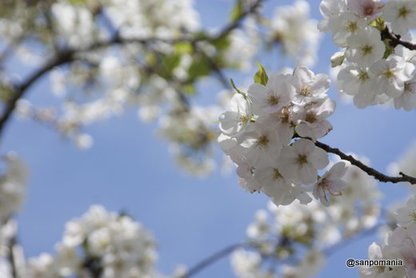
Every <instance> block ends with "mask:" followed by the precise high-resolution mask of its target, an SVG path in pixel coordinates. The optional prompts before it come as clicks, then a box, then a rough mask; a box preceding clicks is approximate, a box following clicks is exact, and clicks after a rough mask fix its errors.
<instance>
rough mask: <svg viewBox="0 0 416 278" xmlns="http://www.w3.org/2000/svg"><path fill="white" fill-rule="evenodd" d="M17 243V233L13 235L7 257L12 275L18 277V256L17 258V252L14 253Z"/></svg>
mask: <svg viewBox="0 0 416 278" xmlns="http://www.w3.org/2000/svg"><path fill="white" fill-rule="evenodd" d="M16 244H17V238H16V236H15V235H13V236H12V237H11V238H10V240H9V243H8V249H9V250H8V254H7V259H8V261H9V264H10V272H11V276H12V277H13V278H18V274H17V265H16V258H15V254H14V248H15V246H16Z"/></svg>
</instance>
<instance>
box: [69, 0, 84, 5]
mask: <svg viewBox="0 0 416 278" xmlns="http://www.w3.org/2000/svg"><path fill="white" fill-rule="evenodd" d="M69 3H70V4H72V5H83V4H86V3H87V0H69Z"/></svg>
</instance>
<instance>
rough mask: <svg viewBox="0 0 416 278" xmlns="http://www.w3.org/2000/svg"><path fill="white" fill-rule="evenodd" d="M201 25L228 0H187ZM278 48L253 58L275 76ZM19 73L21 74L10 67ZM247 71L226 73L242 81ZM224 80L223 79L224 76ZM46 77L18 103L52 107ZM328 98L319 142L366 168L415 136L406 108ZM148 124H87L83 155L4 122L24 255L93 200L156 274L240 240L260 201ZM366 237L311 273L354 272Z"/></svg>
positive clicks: (129, 114)
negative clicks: (19, 184) (22, 167)
mask: <svg viewBox="0 0 416 278" xmlns="http://www.w3.org/2000/svg"><path fill="white" fill-rule="evenodd" d="M194 2H195V6H196V9H197V10H198V11H199V13H200V16H201V21H202V23H203V25H204V26H208V27H212V28H219V27H220V26H221V25H222V24H224V23H225V22H227V20H228V18H229V13H230V10H231V9H232V6H233V1H231V0H210V1H206V0H196V1H194ZM291 2H292V1H273V0H269V1H267V4H266V6H265V11H266V14H269V15H271V14H272V11H273V9H274V7H275V6H276V5H281V4H287V3H291ZM318 2H319V1H309V3H310V5H311V12H312V15H313V17H314V18H317V19H320V14H319V7H318V4H319V3H318ZM335 51H336V49H335V47H334V46H333V44H331V41H330V38H329V37H328V36H325V37H324V39H323V41H322V45H321V48H320V52H319V61H318V63H317V64H316V66H315V68H314V71H315V72H328V71H329V57H330V56H331V54H332V53H334V52H335ZM279 57H280V56H279V55H278V51H276V52H274V53H273V54H272V56H271V57H270V56H269V57H266V56H265V57H259V62H261V63H262V64H263V65H264V66H265V68H266V69H267V70H268V71H269V72H272V71H276V70H278V69H279V67H281V66H283V65H286V64H287V61H286V60H279V59H281V58H279ZM14 66H15V67H16V68H17V69H18V70H19V71H20V72H21V73H22V74H23V73H25V72H26V71H27V69H26V68H25V67H24V66H23V65H20V64H18V63H16V64H15V65H14ZM253 73H254V71H253V72H248V73H244V74H235V73H232V74H230V75H231V76H232V77H233V78H235V79H236V80H240V81H241V80H246V79H248V78H250V77H251V76H252V75H253ZM231 76H230V77H231ZM49 88H50V84H49V80H48V79H47V78H45V79H43V80H41V82H39V83H37V84H36V86H33V87H32V89H31V91H30V92H29V94H28V98H29V99H30V100H31V102H33V103H34V104H53V103H54V102H56V101H57V100H56V98H54V97H53V96H52V95H51V93H50V89H49ZM218 90H219V87H217V85H215V84H210V83H203V84H201V94H200V95H199V96H198V97H197V98H196V100H195V101H196V102H200V103H210V102H214V101H215V97H216V93H217V92H218ZM329 95H330V96H331V97H332V98H334V99H336V100H337V109H336V112H335V114H334V115H333V116H332V117H331V119H330V121H331V123H332V124H333V126H334V130H333V131H332V132H331V133H330V134H329V135H328V136H326V137H325V138H324V140H323V141H324V142H325V143H328V144H330V145H332V146H336V147H339V148H341V149H342V150H344V151H345V152H354V153H356V154H359V155H363V156H366V157H367V158H369V159H370V160H371V163H372V166H374V167H375V168H377V169H380V170H383V171H385V169H386V168H387V166H388V164H389V163H390V162H392V161H394V160H395V159H396V158H397V157H398V156H399V155H400V154H401V153H403V152H404V151H405V149H406V148H407V146H409V145H410V144H411V142H413V141H414V140H415V139H416V133H415V119H416V117H415V116H416V114H415V112H404V111H397V110H394V109H393V108H386V107H372V108H368V109H365V110H359V109H357V108H355V107H354V106H353V105H352V104H348V103H345V102H343V101H341V100H340V98H339V96H338V93H337V91H336V89H335V88H332V89H331V91H330V93H329ZM156 125H157V124H156V123H153V124H146V123H142V122H140V120H139V119H138V118H137V111H136V110H134V109H130V110H127V111H126V112H125V113H124V115H123V116H121V117H117V118H113V119H110V120H107V121H104V122H101V123H98V124H94V125H92V126H89V127H88V128H87V131H88V132H89V133H90V134H92V135H93V137H94V145H93V147H92V148H91V149H89V150H85V151H80V150H79V149H77V148H76V147H75V146H74V145H73V144H71V143H70V142H68V141H66V140H65V139H63V138H61V137H60V136H59V135H58V134H57V133H56V132H54V131H53V130H51V129H48V128H46V127H44V126H42V125H40V124H38V123H35V122H33V121H20V120H18V119H13V120H12V122H11V123H10V125H9V126H8V129H7V132H6V134H5V137H4V139H3V142H2V145H1V151H2V152H5V151H8V150H14V151H16V152H17V153H19V154H20V155H21V156H22V158H23V159H24V160H25V161H26V163H27V164H28V166H29V167H30V179H29V184H28V193H27V198H26V203H25V205H24V207H23V209H22V211H21V213H20V215H19V216H18V220H19V241H20V242H21V244H22V245H23V247H24V248H25V252H26V255H27V256H29V257H30V256H35V255H38V254H40V253H41V252H52V253H53V249H54V244H55V243H56V242H57V241H59V240H60V239H61V236H62V232H63V229H64V224H65V222H67V221H68V220H70V219H72V218H74V217H78V216H80V215H81V214H83V213H84V212H85V211H86V210H87V209H88V208H89V206H90V205H92V204H102V205H104V206H105V207H106V208H107V209H108V210H112V211H126V212H127V213H129V214H130V215H132V216H133V217H134V218H135V219H136V220H137V221H139V222H141V223H143V224H144V225H145V226H146V227H147V228H148V229H149V230H150V231H151V232H152V233H153V234H154V236H155V238H156V240H157V242H158V251H159V262H158V268H159V269H160V270H161V272H163V273H166V274H169V273H172V272H173V271H174V269H175V267H176V266H177V265H178V264H185V265H187V266H193V265H194V264H196V263H197V262H199V261H200V260H201V259H203V258H205V257H206V256H208V255H210V254H212V253H214V252H215V251H217V250H219V249H221V248H223V247H225V246H227V245H230V244H233V243H237V242H241V241H243V240H244V239H245V229H246V227H247V225H248V224H249V223H250V222H251V220H252V219H253V216H254V213H255V211H256V210H258V209H264V208H266V205H267V201H268V200H267V198H266V197H265V196H263V195H260V194H250V193H247V192H245V191H244V190H242V188H240V187H239V185H238V180H237V177H236V175H235V174H234V172H233V171H232V172H231V173H229V174H225V175H224V174H223V173H222V171H221V169H219V167H217V169H216V170H215V171H214V173H213V174H212V175H210V176H209V177H206V178H196V177H192V176H189V175H187V174H186V173H185V172H184V171H182V170H181V169H180V168H179V167H178V166H177V165H175V162H174V160H173V158H172V156H171V155H170V154H169V152H168V146H167V143H166V142H165V141H163V140H162V139H160V138H158V137H157V135H156V134H155V130H156ZM379 186H380V188H381V189H382V191H383V192H384V193H385V195H384V197H383V200H382V202H383V204H384V206H385V207H387V206H388V205H390V204H392V203H394V202H396V201H401V200H403V198H405V196H406V194H407V188H406V187H404V186H400V185H393V184H380V185H379ZM377 239H378V238H377V236H376V235H374V236H368V237H365V238H362V239H360V240H358V241H354V242H353V243H350V244H348V245H347V246H346V247H344V248H342V249H340V250H339V251H338V252H336V253H335V254H334V255H332V256H331V257H330V258H329V259H328V262H327V266H326V267H325V269H324V270H323V271H322V272H321V273H320V274H319V277H332V276H333V274H334V273H336V275H337V277H339V278H341V277H354V276H358V272H357V270H356V269H349V268H347V267H345V261H346V259H347V258H351V257H352V258H357V259H364V258H367V248H368V245H369V244H370V243H371V242H372V241H375V240H377ZM196 277H201V278H204V277H205V278H212V277H233V273H232V270H231V268H230V266H229V260H228V258H226V259H223V260H221V261H220V262H218V263H216V264H214V265H212V266H210V267H209V268H207V269H205V271H203V272H201V273H200V274H199V275H197V276H196Z"/></svg>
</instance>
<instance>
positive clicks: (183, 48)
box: [175, 42, 193, 54]
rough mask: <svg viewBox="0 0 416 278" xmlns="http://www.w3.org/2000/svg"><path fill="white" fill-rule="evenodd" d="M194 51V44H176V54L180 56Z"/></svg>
mask: <svg viewBox="0 0 416 278" xmlns="http://www.w3.org/2000/svg"><path fill="white" fill-rule="evenodd" d="M192 50H193V47H192V44H191V43H189V42H179V43H177V44H175V52H176V53H178V54H188V53H191V52H192Z"/></svg>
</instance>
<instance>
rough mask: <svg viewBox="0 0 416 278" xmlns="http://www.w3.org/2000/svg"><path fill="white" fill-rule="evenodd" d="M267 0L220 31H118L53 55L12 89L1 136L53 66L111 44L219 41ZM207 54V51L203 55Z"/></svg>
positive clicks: (0, 127)
mask: <svg viewBox="0 0 416 278" xmlns="http://www.w3.org/2000/svg"><path fill="white" fill-rule="evenodd" d="M262 2H264V0H257V1H255V2H254V3H253V4H251V5H250V6H249V7H247V8H246V9H245V10H243V11H241V13H239V14H238V16H237V17H236V18H235V19H234V20H232V22H231V23H229V24H228V25H226V26H225V27H224V28H222V29H221V30H220V31H219V32H218V33H217V34H215V35H209V34H206V33H204V32H196V33H189V34H185V35H181V36H178V37H173V38H160V37H144V38H124V37H122V36H121V35H120V33H119V32H115V34H114V36H113V37H112V38H111V39H109V40H105V41H97V42H95V43H92V44H90V45H89V46H87V47H79V48H71V47H69V48H68V49H65V50H62V51H60V52H58V53H56V54H55V56H54V57H53V58H51V59H50V60H49V61H48V62H46V63H45V64H44V65H43V66H42V67H40V68H39V69H37V70H36V71H35V72H33V73H32V74H31V75H29V77H28V78H26V79H25V80H24V81H23V82H21V83H20V84H18V85H15V86H13V87H12V88H10V94H11V96H10V97H9V99H8V100H7V101H6V103H5V108H4V110H3V113H2V115H1V116H0V136H1V134H2V133H3V130H4V128H5V125H6V124H7V122H8V121H9V119H10V117H11V115H12V114H13V112H14V110H15V108H16V105H17V102H18V100H19V99H21V98H23V97H24V95H25V94H26V92H27V90H28V89H29V88H30V87H31V86H32V85H33V84H34V83H35V82H36V81H37V80H39V79H40V78H41V77H43V76H44V75H45V74H47V73H49V72H50V71H51V70H52V69H54V68H56V67H59V66H62V65H65V64H68V63H71V62H73V61H75V60H78V59H79V57H78V54H80V53H86V52H89V51H94V50H97V49H101V48H106V47H111V46H115V45H128V44H141V45H144V46H147V45H151V44H154V43H167V44H172V45H173V44H176V43H181V42H187V43H190V44H191V45H192V46H195V45H196V44H197V43H198V42H201V41H206V42H214V41H216V40H220V39H222V38H224V37H226V36H227V35H229V34H230V33H231V32H232V31H233V30H235V29H237V28H239V27H240V25H241V23H242V22H243V20H244V19H245V18H246V17H247V16H249V15H251V14H253V13H255V12H256V11H257V9H258V8H259V7H260V5H261V4H262ZM204 55H205V54H204ZM208 62H209V63H208V66H210V67H212V70H213V71H214V73H215V74H216V75H217V76H218V78H219V80H220V82H222V83H223V84H228V82H226V80H227V79H226V78H225V77H224V76H223V74H222V72H221V69H220V68H219V67H218V65H217V64H216V63H214V62H213V61H212V60H211V59H208Z"/></svg>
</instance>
